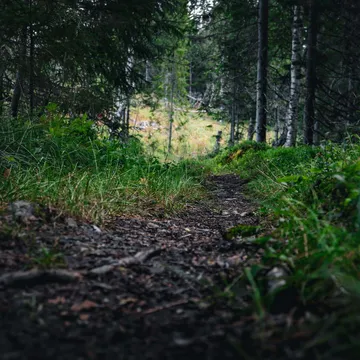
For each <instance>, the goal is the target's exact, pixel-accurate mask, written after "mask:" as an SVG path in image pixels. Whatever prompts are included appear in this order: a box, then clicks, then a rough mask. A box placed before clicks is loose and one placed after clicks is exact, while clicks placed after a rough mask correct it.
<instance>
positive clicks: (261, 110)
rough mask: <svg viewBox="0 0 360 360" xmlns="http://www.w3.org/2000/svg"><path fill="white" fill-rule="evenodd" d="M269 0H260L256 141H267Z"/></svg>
mask: <svg viewBox="0 0 360 360" xmlns="http://www.w3.org/2000/svg"><path fill="white" fill-rule="evenodd" d="M268 22H269V0H260V1H259V24H258V39H259V40H258V41H259V44H258V66H257V84H256V141H257V142H265V141H266V120H267V109H266V107H267V68H268Z"/></svg>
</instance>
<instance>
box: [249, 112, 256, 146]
mask: <svg viewBox="0 0 360 360" xmlns="http://www.w3.org/2000/svg"><path fill="white" fill-rule="evenodd" d="M254 133H255V118H254V117H252V116H251V117H250V119H249V127H248V134H247V139H248V140H250V141H252V140H253V138H254Z"/></svg>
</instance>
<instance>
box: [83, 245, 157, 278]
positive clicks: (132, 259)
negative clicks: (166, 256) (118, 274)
mask: <svg viewBox="0 0 360 360" xmlns="http://www.w3.org/2000/svg"><path fill="white" fill-rule="evenodd" d="M160 252H161V248H159V247H156V248H151V249H149V250H144V251H140V252H138V253H137V254H135V255H134V256H129V257H126V258H123V259H120V260H119V261H117V262H115V263H111V264H109V265H104V266H100V267H97V268H94V269H92V270H90V271H89V272H88V273H89V274H91V275H103V274H106V273H108V272H110V271H112V270H114V269H116V268H117V267H120V266H123V267H127V266H131V265H139V264H142V263H143V262H145V261H146V260H148V259H150V258H152V257H154V256H156V255H158V254H160Z"/></svg>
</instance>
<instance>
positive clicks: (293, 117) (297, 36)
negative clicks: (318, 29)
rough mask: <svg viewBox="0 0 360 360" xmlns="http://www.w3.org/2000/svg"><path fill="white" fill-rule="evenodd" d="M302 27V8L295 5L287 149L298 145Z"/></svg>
mask: <svg viewBox="0 0 360 360" xmlns="http://www.w3.org/2000/svg"><path fill="white" fill-rule="evenodd" d="M302 26H303V24H302V8H301V6H298V5H295V6H294V22H293V29H292V46H291V82H290V100H289V105H288V109H287V113H286V119H285V122H286V133H287V134H286V142H285V146H286V147H290V146H294V145H295V143H296V133H297V120H298V106H299V97H300V77H301V50H302V41H301V39H302V31H301V30H302Z"/></svg>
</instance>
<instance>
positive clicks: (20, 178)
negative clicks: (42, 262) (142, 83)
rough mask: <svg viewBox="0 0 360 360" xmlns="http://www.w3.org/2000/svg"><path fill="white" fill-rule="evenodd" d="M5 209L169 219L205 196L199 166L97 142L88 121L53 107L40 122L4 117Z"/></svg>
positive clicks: (134, 144) (0, 190) (137, 146)
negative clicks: (18, 206) (40, 207)
mask: <svg viewBox="0 0 360 360" xmlns="http://www.w3.org/2000/svg"><path fill="white" fill-rule="evenodd" d="M0 171H1V173H0V174H1V176H2V179H1V181H0V204H1V206H2V207H4V206H5V205H6V204H7V203H8V202H12V201H15V200H19V199H24V200H29V201H34V202H36V203H41V204H44V205H47V206H50V207H53V208H57V209H58V210H60V211H63V212H65V213H67V214H69V215H73V216H79V217H82V218H85V219H89V220H96V221H103V220H104V219H105V218H107V217H109V216H114V215H119V214H124V213H132V214H135V213H136V214H150V213H151V214H152V215H156V214H162V215H164V214H165V215H166V214H168V213H172V212H174V211H178V210H180V209H181V208H182V207H183V206H184V205H185V204H186V203H187V202H188V201H192V200H194V199H198V198H200V197H202V196H203V191H202V188H201V185H200V181H201V179H202V169H201V168H200V167H197V166H196V165H195V164H193V163H191V162H189V161H186V162H181V163H178V164H175V163H167V164H165V163H162V162H160V161H159V160H157V159H156V158H155V157H153V156H148V155H146V154H145V151H144V149H143V147H142V144H141V143H140V142H139V141H138V140H136V139H134V140H132V141H130V142H129V143H128V144H125V145H123V144H120V143H119V142H114V141H109V140H106V139H99V137H98V134H97V131H96V129H95V128H94V126H93V124H92V123H91V122H90V121H88V120H87V119H86V117H83V118H81V119H72V120H69V119H66V118H63V117H61V116H60V115H59V114H58V113H57V112H56V108H54V109H52V108H50V109H49V110H48V112H47V115H46V116H43V117H42V119H40V121H38V122H36V123H30V122H26V121H24V120H18V121H15V120H12V119H11V120H9V119H3V120H2V130H1V132H0Z"/></svg>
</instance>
